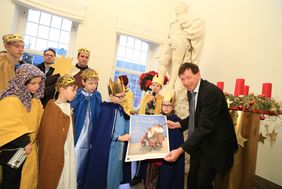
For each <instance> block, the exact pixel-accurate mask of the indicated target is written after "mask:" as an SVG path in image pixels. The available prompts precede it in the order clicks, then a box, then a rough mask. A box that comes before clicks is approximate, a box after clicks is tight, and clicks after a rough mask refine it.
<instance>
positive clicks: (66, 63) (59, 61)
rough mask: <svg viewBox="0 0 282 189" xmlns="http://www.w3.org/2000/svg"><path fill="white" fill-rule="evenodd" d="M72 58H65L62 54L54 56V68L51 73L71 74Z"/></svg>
mask: <svg viewBox="0 0 282 189" xmlns="http://www.w3.org/2000/svg"><path fill="white" fill-rule="evenodd" d="M71 62H72V58H66V57H65V56H64V55H62V56H61V57H57V58H56V62H55V64H52V67H53V68H55V71H54V73H53V75H55V74H57V73H59V74H60V75H61V76H63V75H65V74H71V70H72V69H73V68H74V66H73V65H72V64H71Z"/></svg>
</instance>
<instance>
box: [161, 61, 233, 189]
mask: <svg viewBox="0 0 282 189" xmlns="http://www.w3.org/2000/svg"><path fill="white" fill-rule="evenodd" d="M178 76H179V78H180V80H181V82H182V84H183V86H184V87H185V88H186V89H187V90H188V99H189V104H190V105H189V114H190V115H189V116H188V117H187V118H186V119H184V120H181V121H180V122H171V121H168V122H167V124H168V127H170V128H179V127H182V128H183V129H188V133H189V136H188V139H187V140H186V141H185V142H184V143H183V145H182V146H181V147H179V148H178V149H175V150H172V151H171V152H170V153H169V154H168V155H167V156H166V157H165V160H166V161H169V162H173V161H176V160H177V158H178V157H179V156H180V155H181V154H182V153H184V152H187V153H188V154H190V156H191V159H190V171H189V174H188V188H189V189H212V188H213V184H212V182H213V180H214V177H215V175H216V173H218V172H224V171H226V170H227V169H228V168H230V167H231V166H232V165H233V156H234V153H235V151H236V150H237V148H238V146H237V139H236V135H235V131H234V126H233V123H232V119H231V116H230V114H229V111H228V107H227V103H226V100H225V96H224V94H223V93H222V91H221V90H220V89H218V88H217V86H215V85H213V84H212V83H210V82H208V81H206V80H203V79H201V75H200V71H199V67H198V66H197V65H196V64H192V63H184V64H182V65H181V66H180V68H179V71H178ZM193 115H194V116H193Z"/></svg>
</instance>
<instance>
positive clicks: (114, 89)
mask: <svg viewBox="0 0 282 189" xmlns="http://www.w3.org/2000/svg"><path fill="white" fill-rule="evenodd" d="M108 90H109V94H110V95H111V94H112V95H114V94H118V93H124V92H125V86H124V84H123V82H122V80H121V79H119V78H117V81H116V82H113V81H112V79H110V80H109V84H108Z"/></svg>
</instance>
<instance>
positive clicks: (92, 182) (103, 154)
mask: <svg viewBox="0 0 282 189" xmlns="http://www.w3.org/2000/svg"><path fill="white" fill-rule="evenodd" d="M128 119H129V116H128V115H127V114H126V113H125V112H124V110H123V108H122V107H121V106H120V105H118V104H114V103H111V102H103V103H102V114H101V116H100V118H99V121H98V125H97V127H96V128H95V131H94V136H93V137H92V140H93V145H92V149H91V153H90V161H89V168H88V172H87V174H86V180H85V181H86V182H85V185H84V189H93V188H95V189H106V188H108V189H117V188H118V186H119V184H120V182H121V180H122V171H123V170H122V163H123V158H122V157H123V142H120V141H117V140H116V139H117V137H118V136H120V135H124V134H126V133H128V130H129V121H128Z"/></svg>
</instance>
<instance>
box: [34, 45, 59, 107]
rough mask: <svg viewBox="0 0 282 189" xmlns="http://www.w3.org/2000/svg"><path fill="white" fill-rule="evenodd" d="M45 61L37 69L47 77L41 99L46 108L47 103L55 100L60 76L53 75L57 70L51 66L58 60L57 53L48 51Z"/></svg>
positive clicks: (52, 50) (50, 49)
mask: <svg viewBox="0 0 282 189" xmlns="http://www.w3.org/2000/svg"><path fill="white" fill-rule="evenodd" d="M43 59H44V62H42V63H41V64H38V65H37V67H38V68H39V69H40V70H41V71H42V72H43V73H44V74H45V75H46V81H45V90H44V97H43V98H41V102H42V105H43V107H45V106H46V104H47V102H48V101H49V100H50V99H53V98H54V94H55V84H56V82H57V80H58V78H59V77H60V74H56V75H52V74H53V72H54V70H55V69H54V68H53V67H51V65H52V64H54V62H55V59H56V51H55V50H54V49H52V48H49V49H46V50H45V51H44V52H43Z"/></svg>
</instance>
